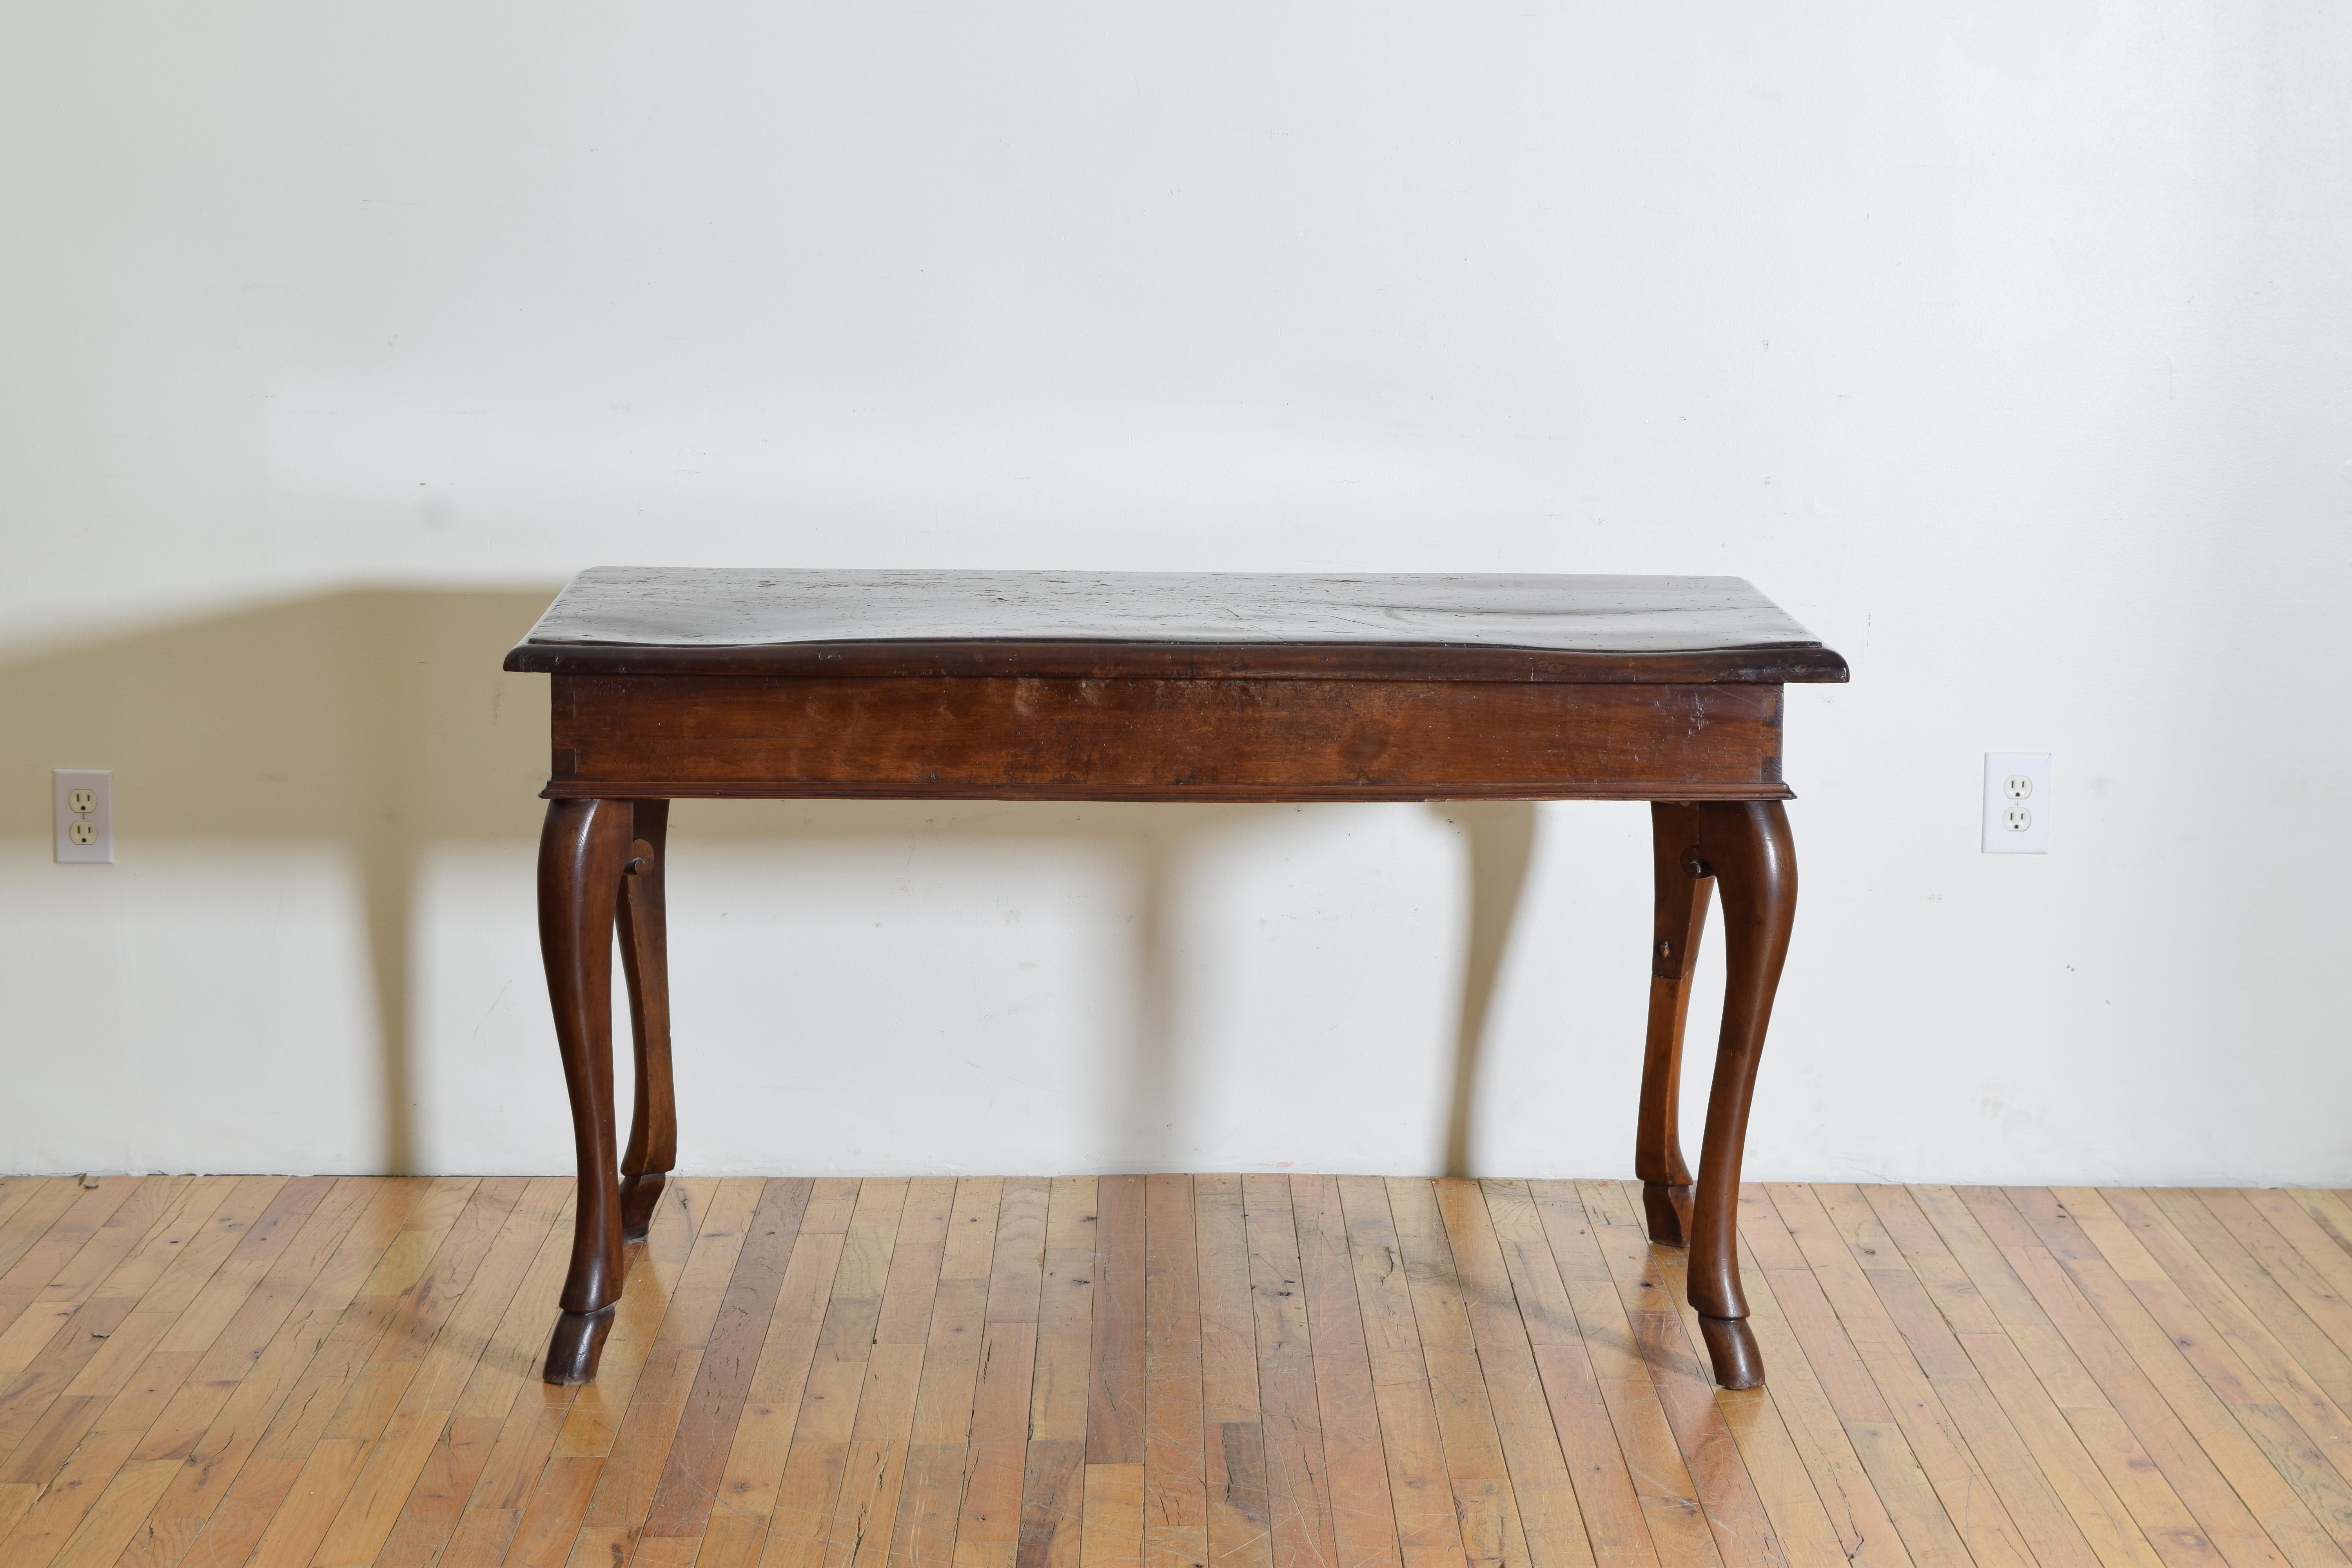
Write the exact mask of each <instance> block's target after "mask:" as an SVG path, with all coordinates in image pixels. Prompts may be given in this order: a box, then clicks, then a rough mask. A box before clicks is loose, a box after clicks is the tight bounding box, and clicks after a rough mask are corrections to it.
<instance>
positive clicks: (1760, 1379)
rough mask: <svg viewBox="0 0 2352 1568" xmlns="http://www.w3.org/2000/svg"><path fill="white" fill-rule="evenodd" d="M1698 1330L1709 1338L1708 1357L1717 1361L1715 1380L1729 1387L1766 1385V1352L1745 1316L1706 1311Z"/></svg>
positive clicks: (1707, 1344)
mask: <svg viewBox="0 0 2352 1568" xmlns="http://www.w3.org/2000/svg"><path fill="white" fill-rule="evenodd" d="M1698 1331H1699V1335H1700V1337H1701V1338H1703V1339H1705V1340H1706V1356H1707V1359H1708V1360H1709V1361H1711V1362H1713V1363H1715V1381H1716V1382H1717V1384H1721V1385H1722V1386H1723V1387H1725V1388H1761V1387H1763V1386H1764V1356H1763V1352H1760V1351H1759V1350H1758V1349H1757V1348H1756V1335H1755V1333H1754V1332H1753V1331H1750V1330H1749V1328H1748V1320H1747V1319H1745V1318H1710V1317H1707V1316H1706V1315H1705V1314H1704V1313H1702V1314H1700V1316H1699V1320H1698Z"/></svg>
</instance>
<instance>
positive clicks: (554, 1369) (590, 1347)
mask: <svg viewBox="0 0 2352 1568" xmlns="http://www.w3.org/2000/svg"><path fill="white" fill-rule="evenodd" d="M619 1305H620V1303H619V1302H617V1301H616V1302H614V1304H613V1306H610V1307H606V1308H605V1309H604V1310H603V1311H601V1312H566V1313H564V1314H562V1316H561V1317H559V1318H557V1319H556V1320H555V1337H554V1338H553V1339H551V1340H550V1341H549V1342H548V1345H547V1371H546V1373H544V1374H543V1377H544V1381H546V1382H549V1383H552V1384H558V1385H568V1384H577V1383H593V1382H595V1381H596V1363H598V1362H600V1361H602V1360H604V1336H605V1335H607V1334H609V1333H611V1332H612V1331H613V1312H614V1308H616V1307H618V1306H619Z"/></svg>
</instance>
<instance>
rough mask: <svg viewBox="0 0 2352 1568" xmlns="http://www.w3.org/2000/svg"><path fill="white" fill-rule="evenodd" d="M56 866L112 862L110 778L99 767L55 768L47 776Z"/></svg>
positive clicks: (112, 798)
mask: <svg viewBox="0 0 2352 1568" xmlns="http://www.w3.org/2000/svg"><path fill="white" fill-rule="evenodd" d="M50 791H51V796H52V799H53V800H54V802H55V815H56V819H57V860H58V865H60V866H110V865H112V864H113V863H114V775H113V773H110V772H108V771H106V770H104V769H101V768H59V769H58V770H57V771H56V772H55V773H53V774H51V775H50Z"/></svg>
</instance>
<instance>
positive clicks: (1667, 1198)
mask: <svg viewBox="0 0 2352 1568" xmlns="http://www.w3.org/2000/svg"><path fill="white" fill-rule="evenodd" d="M1642 1208H1643V1213H1644V1215H1645V1217H1646V1218H1647V1219H1648V1220H1649V1222H1650V1239H1651V1240H1652V1241H1654V1242H1656V1243H1657V1244H1658V1245H1659V1246H1660V1247H1688V1246H1689V1245H1690V1222H1691V1190H1690V1188H1689V1187H1688V1186H1680V1187H1676V1186H1669V1185H1667V1184H1665V1183H1664V1182H1643V1184H1642Z"/></svg>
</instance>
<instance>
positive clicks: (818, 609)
mask: <svg viewBox="0 0 2352 1568" xmlns="http://www.w3.org/2000/svg"><path fill="white" fill-rule="evenodd" d="M506 668H509V669H510V670H525V671H540V672H545V673H551V674H558V675H662V674H677V675H688V674H691V675H765V676H813V675H845V676H868V677H871V676H894V675H895V676H925V675H931V676H938V675H1015V676H1035V677H1056V676H1059V677H1076V678H1085V679H1120V678H1155V677H1156V678H1162V679H1165V678H1177V679H1187V678H1189V679H1284V678H1292V679H1325V680H1328V679H1419V680H1474V681H1493V680H1507V681H1604V682H1619V681H1631V682H1647V681H1663V682H1675V683H1684V682H1705V683H1713V682H1741V683H1758V684H1780V683H1783V682H1790V681H1842V680H1843V679H1846V666H1845V660H1844V659H1843V658H1840V657H1839V656H1838V655H1837V654H1835V653H1833V652H1832V651H1831V650H1830V649H1828V648H1826V647H1822V643H1821V640H1820V639H1819V638H1817V637H1814V636H1812V634H1811V633H1810V632H1808V631H1806V630H1805V628H1804V627H1803V626H1800V625H1798V624H1797V622H1796V621H1795V620H1794V619H1792V618H1791V617H1790V616H1789V615H1788V614H1787V613H1786V612H1785V611H1783V610H1782V609H1781V608H1780V606H1779V605H1775V604H1773V603H1772V601H1770V600H1769V599H1767V598H1766V597H1765V596H1764V595H1761V594H1759V593H1758V592H1757V591H1756V590H1755V589H1754V588H1753V587H1751V586H1749V585H1748V583H1746V582H1745V581H1743V580H1742V579H1740V578H1738V577H1635V576H1565V575H1540V574H1349V575H1309V574H1298V575H1290V574H1244V573H1168V572H944V571H923V572H834V571H787V570H772V571H771V570H761V569H756V568H748V567H641V566H599V567H594V568H593V569H591V570H589V571H586V572H583V573H582V574H580V575H579V576H577V577H575V578H574V579H572V583H571V584H570V585H569V586H568V587H566V588H565V589H564V590H563V592H562V595H559V596H558V597H557V599H556V601H555V603H554V604H553V605H550V606H549V607H548V611H547V613H546V614H545V615H544V616H541V617H540V621H539V624H538V625H537V626H533V627H532V628H531V630H530V635H529V636H528V637H525V638H524V639H523V640H522V641H521V642H520V643H519V644H518V645H516V647H515V648H514V651H513V652H511V653H510V654H509V655H508V656H507V661H506Z"/></svg>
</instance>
